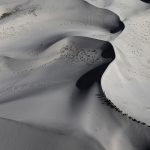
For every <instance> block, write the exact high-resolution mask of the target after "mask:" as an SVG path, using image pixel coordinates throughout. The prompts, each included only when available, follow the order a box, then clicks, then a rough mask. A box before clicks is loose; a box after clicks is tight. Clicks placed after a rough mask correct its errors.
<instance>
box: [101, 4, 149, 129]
mask: <svg viewBox="0 0 150 150" xmlns="http://www.w3.org/2000/svg"><path fill="white" fill-rule="evenodd" d="M147 5H148V6H149V4H147ZM149 12H150V11H149V9H147V10H145V11H141V10H139V12H138V13H137V14H135V15H131V17H130V18H129V19H126V21H125V22H124V23H125V26H126V28H125V30H124V31H123V32H122V34H121V35H120V36H119V37H118V38H116V39H115V40H114V41H113V42H112V44H113V46H114V50H115V53H116V59H115V61H114V62H113V63H112V64H111V66H110V67H109V68H108V69H107V70H106V72H105V73H104V76H103V79H102V87H103V90H104V91H105V93H106V96H107V97H108V98H109V99H110V100H111V101H112V102H113V103H114V104H115V105H116V106H117V107H118V108H119V109H120V110H122V112H123V113H125V114H127V115H129V116H131V117H132V118H135V119H136V120H138V121H141V122H144V123H146V124H147V125H148V126H149V125H150V118H149V116H150V114H149V104H150V103H149V96H150V94H149V87H150V80H149V68H150V65H149V56H150V52H149V47H150V45H149V40H150V39H149V31H148V30H149ZM109 78H113V80H110V79H109ZM111 87H115V90H114V88H111ZM120 93H121V94H120Z"/></svg>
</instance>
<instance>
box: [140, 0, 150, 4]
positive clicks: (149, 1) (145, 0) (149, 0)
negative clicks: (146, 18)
mask: <svg viewBox="0 0 150 150" xmlns="http://www.w3.org/2000/svg"><path fill="white" fill-rule="evenodd" d="M141 1H142V2H145V3H150V0H141Z"/></svg>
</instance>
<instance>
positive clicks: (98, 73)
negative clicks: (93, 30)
mask: <svg viewBox="0 0 150 150" xmlns="http://www.w3.org/2000/svg"><path fill="white" fill-rule="evenodd" d="M102 49H104V50H103V52H102V54H101V56H102V57H103V58H105V59H110V61H109V62H104V63H103V64H101V65H99V66H98V67H96V68H94V69H92V70H90V71H89V72H87V73H85V74H84V75H83V76H81V77H80V78H79V80H78V81H77V82H76V86H77V88H78V89H80V90H82V91H84V90H88V89H89V88H90V87H91V86H92V85H93V83H94V82H99V81H100V80H101V77H102V75H103V73H104V71H105V70H106V68H107V67H108V65H109V64H110V63H111V62H112V61H113V60H114V58H115V53H114V48H113V46H112V45H111V44H110V43H108V42H106V44H104V46H103V47H102Z"/></svg>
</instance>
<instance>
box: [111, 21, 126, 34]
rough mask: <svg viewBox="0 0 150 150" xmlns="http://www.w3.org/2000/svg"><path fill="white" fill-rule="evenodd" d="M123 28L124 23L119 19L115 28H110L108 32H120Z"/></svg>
mask: <svg viewBox="0 0 150 150" xmlns="http://www.w3.org/2000/svg"><path fill="white" fill-rule="evenodd" d="M124 28H125V25H124V23H123V22H122V21H120V22H119V25H118V26H117V27H116V28H114V29H112V30H110V33H113V34H114V33H117V32H120V31H123V30H124Z"/></svg>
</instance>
